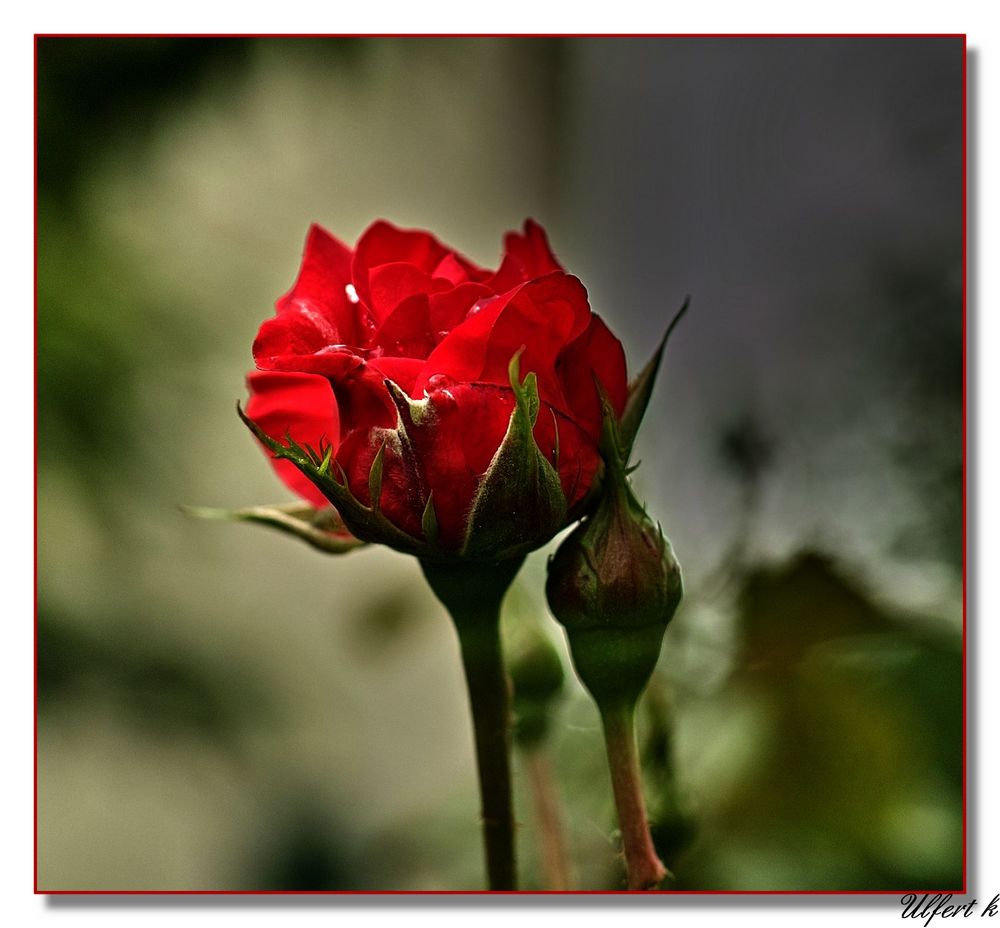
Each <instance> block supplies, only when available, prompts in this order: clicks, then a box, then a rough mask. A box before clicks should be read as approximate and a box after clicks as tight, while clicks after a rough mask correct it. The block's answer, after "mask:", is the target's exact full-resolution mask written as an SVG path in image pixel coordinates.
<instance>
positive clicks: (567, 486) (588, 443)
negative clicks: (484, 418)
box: [534, 403, 600, 509]
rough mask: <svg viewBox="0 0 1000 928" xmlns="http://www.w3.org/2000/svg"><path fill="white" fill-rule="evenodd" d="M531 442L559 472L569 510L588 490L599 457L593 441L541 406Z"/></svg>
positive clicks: (569, 421)
mask: <svg viewBox="0 0 1000 928" xmlns="http://www.w3.org/2000/svg"><path fill="white" fill-rule="evenodd" d="M534 436H535V442H536V444H537V445H538V447H539V449H540V450H541V452H542V454H544V455H545V457H546V458H548V460H549V463H550V464H552V465H553V466H554V467H556V469H557V470H558V472H559V482H560V484H562V488H563V493H564V494H565V495H566V505H567V507H568V508H570V509H572V508H573V506H575V505H576V504H577V503H578V502H579V501H580V500H581V499H583V497H584V496H585V495H586V493H587V490H589V489H590V485H591V483H593V481H594V476H595V475H596V473H597V467H598V464H599V462H600V457H599V455H598V451H597V439H596V438H595V437H594V436H592V435H590V434H588V433H587V432H586V431H584V429H583V427H582V426H580V425H578V424H577V423H576V422H575V421H574V420H573V419H572V418H570V417H569V416H567V415H566V414H565V413H562V412H559V410H557V409H555V408H554V407H552V406H550V405H549V404H548V403H543V404H542V407H541V409H540V411H539V413H538V420H537V421H536V422H535V429H534Z"/></svg>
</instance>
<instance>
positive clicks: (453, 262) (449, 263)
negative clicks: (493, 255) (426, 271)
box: [433, 251, 482, 287]
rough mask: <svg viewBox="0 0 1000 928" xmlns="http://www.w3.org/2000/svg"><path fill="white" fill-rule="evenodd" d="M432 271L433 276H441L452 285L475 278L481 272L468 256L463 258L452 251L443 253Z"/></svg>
mask: <svg viewBox="0 0 1000 928" xmlns="http://www.w3.org/2000/svg"><path fill="white" fill-rule="evenodd" d="M433 273H434V276H435V277H443V278H444V279H445V280H447V281H449V282H450V283H451V284H452V286H455V287H457V286H458V285H459V284H464V283H466V282H468V281H469V280H470V279H475V277H476V276H478V275H480V274H482V270H481V269H480V268H478V267H476V266H475V265H474V264H473V263H472V262H471V261H469V259H468V258H464V257H462V255H460V254H457V253H456V252H454V251H453V252H451V253H450V254H447V255H445V256H444V257H443V258H442V259H441V260H440V261H439V262H438V266H437V267H436V268H434V272H433Z"/></svg>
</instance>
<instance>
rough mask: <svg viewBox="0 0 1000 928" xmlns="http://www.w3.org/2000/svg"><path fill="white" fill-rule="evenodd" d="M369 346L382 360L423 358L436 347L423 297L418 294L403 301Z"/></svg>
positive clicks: (389, 316) (425, 297) (428, 310)
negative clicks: (380, 351)
mask: <svg viewBox="0 0 1000 928" xmlns="http://www.w3.org/2000/svg"><path fill="white" fill-rule="evenodd" d="M373 344H374V345H376V346H378V347H379V348H381V349H382V350H383V351H384V352H385V355H384V356H383V357H385V356H388V357H404V358H426V357H427V355H429V354H430V353H431V352H432V351H433V350H434V346H435V345H436V344H437V339H435V337H434V333H433V331H432V329H431V321H430V304H429V303H428V299H427V296H426V295H424V294H422V293H420V294H417V295H416V296H411V297H409V298H408V299H405V300H403V302H402V303H400V304H399V305H398V306H397V307H396V308H395V309H394V310H393V311H392V312H391V313H390V314H389V315H388V316H387V317H386V318H385V319H384V320H383V322H382V325H381V326H380V327H379V329H378V331H377V332H376V333H375V337H374V339H373Z"/></svg>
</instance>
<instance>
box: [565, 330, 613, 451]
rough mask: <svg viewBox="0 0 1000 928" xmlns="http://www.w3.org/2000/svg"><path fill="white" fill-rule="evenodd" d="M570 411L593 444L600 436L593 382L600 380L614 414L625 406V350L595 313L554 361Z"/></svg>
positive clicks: (598, 414) (598, 411)
mask: <svg viewBox="0 0 1000 928" xmlns="http://www.w3.org/2000/svg"><path fill="white" fill-rule="evenodd" d="M556 370H557V372H558V374H559V378H560V380H561V381H562V387H563V394H564V395H565V397H566V399H567V401H568V403H569V408H570V411H571V412H572V413H573V416H574V418H575V419H576V420H577V422H579V423H581V424H582V425H584V426H585V427H586V428H587V431H588V432H589V433H590V434H591V436H592V437H593V440H594V442H595V443H597V442H599V441H600V435H601V419H602V415H601V402H600V398H599V396H598V393H597V387H596V386H595V385H594V378H595V377H596V378H597V379H598V381H600V384H601V386H602V387H603V388H604V391H605V392H606V393H607V394H608V398H609V399H610V400H611V405H612V406H613V407H614V410H615V412H616V413H617V414H618V416H621V414H622V412H623V411H624V409H625V400H626V398H627V396H628V380H627V376H626V373H625V350H624V349H623V348H622V344H621V342H620V341H618V339H617V338H615V336H614V335H613V334H612V333H611V330H610V329H609V328H608V327H607V326H606V325H605V324H604V320H603V319H601V317H600V316H598V315H597V314H596V313H595V314H594V315H593V316H592V317H591V321H590V325H589V326H588V328H587V331H586V332H584V333H583V334H582V335H581V336H580V337H579V338H576V339H574V341H572V342H571V343H570V344H569V345H567V346H566V348H565V349H564V350H563V352H562V354H560V355H559V360H558V362H557V363H556Z"/></svg>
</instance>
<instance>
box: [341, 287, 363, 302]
mask: <svg viewBox="0 0 1000 928" xmlns="http://www.w3.org/2000/svg"><path fill="white" fill-rule="evenodd" d="M344 293H346V294H347V299H349V300H350V301H351V302H352V303H359V302H361V297H359V296H358V291H357V290H355V289H354V284H348V285H347V286H346V287H344Z"/></svg>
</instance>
